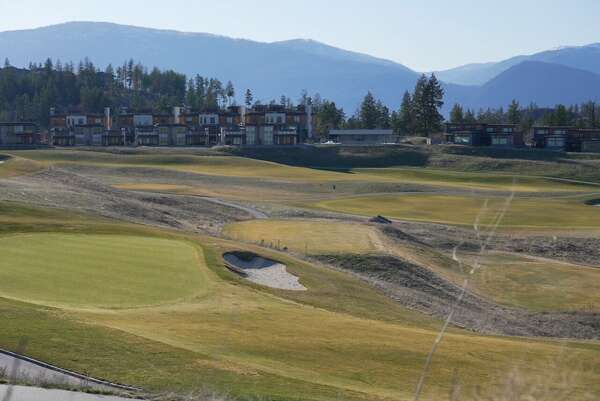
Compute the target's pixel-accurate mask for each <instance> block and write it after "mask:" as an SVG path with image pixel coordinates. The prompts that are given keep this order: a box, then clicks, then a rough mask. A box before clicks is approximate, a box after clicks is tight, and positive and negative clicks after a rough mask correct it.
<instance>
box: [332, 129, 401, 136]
mask: <svg viewBox="0 0 600 401" xmlns="http://www.w3.org/2000/svg"><path fill="white" fill-rule="evenodd" d="M329 135H394V131H393V130H391V129H332V130H331V131H329Z"/></svg>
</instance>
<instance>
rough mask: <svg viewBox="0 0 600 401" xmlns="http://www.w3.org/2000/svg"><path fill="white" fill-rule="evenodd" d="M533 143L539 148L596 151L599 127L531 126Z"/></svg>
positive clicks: (598, 146) (598, 148)
mask: <svg viewBox="0 0 600 401" xmlns="http://www.w3.org/2000/svg"><path fill="white" fill-rule="evenodd" d="M533 144H534V147H536V148H540V149H550V150H560V151H566V152H595V153H597V152H600V129H580V128H576V127H562V126H538V127H533Z"/></svg>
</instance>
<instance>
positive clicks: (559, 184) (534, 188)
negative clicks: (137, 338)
mask: <svg viewBox="0 0 600 401" xmlns="http://www.w3.org/2000/svg"><path fill="white" fill-rule="evenodd" d="M352 172H353V173H355V174H360V175H365V174H366V175H371V176H373V177H376V178H388V179H390V178H391V179H396V180H399V181H401V182H405V183H411V184H420V185H431V186H436V187H448V188H470V189H476V190H489V191H507V192H510V191H515V192H563V191H564V192H585V191H588V192H589V191H598V190H600V184H591V183H589V184H588V183H580V182H570V181H566V180H559V179H550V178H542V177H530V176H521V175H509V174H493V173H475V172H465V171H449V170H435V169H425V168H421V169H415V168H377V169H374V168H371V169H354V170H352Z"/></svg>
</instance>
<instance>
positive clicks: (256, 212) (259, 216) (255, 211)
mask: <svg viewBox="0 0 600 401" xmlns="http://www.w3.org/2000/svg"><path fill="white" fill-rule="evenodd" d="M199 198H200V199H204V200H205V201H208V202H212V203H216V204H217V205H222V206H227V207H231V208H234V209H238V210H241V211H242V212H246V213H248V214H249V215H251V216H252V217H254V218H255V219H259V220H264V219H268V218H269V216H268V215H267V214H266V213H263V212H261V211H260V210H258V209H254V208H251V207H248V206H242V205H239V204H237V203H233V202H229V201H225V200H222V199H217V198H209V197H205V196H200V197H199Z"/></svg>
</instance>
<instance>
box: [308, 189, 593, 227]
mask: <svg viewBox="0 0 600 401" xmlns="http://www.w3.org/2000/svg"><path fill="white" fill-rule="evenodd" d="M505 204H506V198H502V197H489V198H485V197H481V196H454V195H431V194H408V195H382V196H364V197H350V198H341V199H335V200H326V201H321V202H316V203H312V204H307V206H310V207H316V208H319V209H325V210H330V211H336V212H344V213H352V214H357V215H363V216H375V215H384V216H387V217H391V218H395V219H402V220H414V221H424V222H435V223H445V224H459V225H472V224H473V223H474V222H475V221H476V219H477V216H479V215H481V219H480V222H481V224H483V225H485V224H491V223H492V222H493V221H494V220H495V218H496V216H497V215H498V213H499V212H500V211H502V210H503V209H504V207H505ZM501 226H502V227H517V228H560V229H568V228H587V229H593V228H599V227H600V208H598V207H593V206H588V205H585V204H584V200H583V199H582V198H581V199H580V198H569V199H560V198H515V199H514V200H513V201H512V202H511V203H510V206H509V208H508V210H507V212H506V215H505V217H504V219H503V220H502V224H501Z"/></svg>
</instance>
